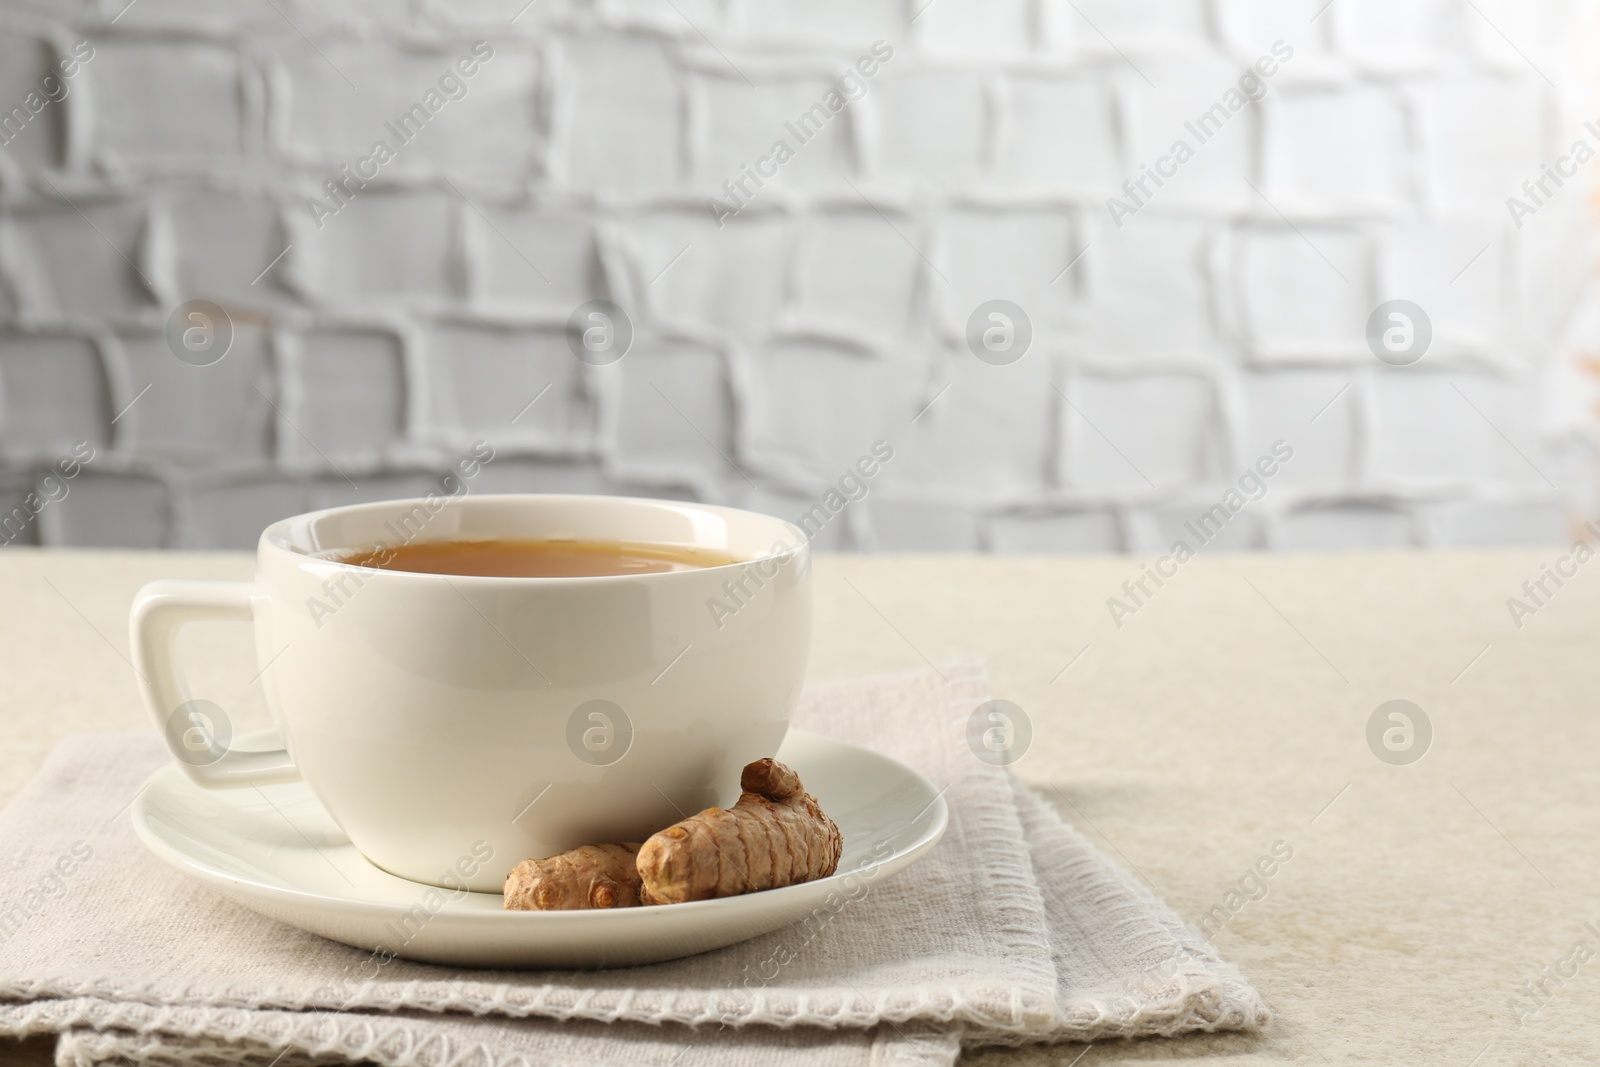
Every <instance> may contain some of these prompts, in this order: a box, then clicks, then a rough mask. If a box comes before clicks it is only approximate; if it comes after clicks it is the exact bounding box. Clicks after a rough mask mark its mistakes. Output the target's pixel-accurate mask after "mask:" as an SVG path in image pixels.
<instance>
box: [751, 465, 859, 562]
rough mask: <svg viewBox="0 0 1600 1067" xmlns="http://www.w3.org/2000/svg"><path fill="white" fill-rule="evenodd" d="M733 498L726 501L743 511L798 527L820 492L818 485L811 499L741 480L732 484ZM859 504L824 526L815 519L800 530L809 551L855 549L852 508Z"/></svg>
mask: <svg viewBox="0 0 1600 1067" xmlns="http://www.w3.org/2000/svg"><path fill="white" fill-rule="evenodd" d="M731 487H732V489H733V496H732V499H731V500H730V501H729V503H731V504H732V505H734V506H735V507H740V508H744V509H745V510H747V511H756V512H760V513H761V514H763V515H771V516H773V517H775V518H779V519H782V520H784V521H785V522H792V523H794V524H795V525H796V526H799V525H800V520H801V518H802V517H804V516H806V515H807V514H808V513H809V512H810V511H811V508H812V507H813V506H814V505H816V504H817V503H818V502H819V501H820V500H821V499H822V495H823V492H824V491H825V490H823V489H822V488H821V487H820V486H819V491H818V493H817V494H816V495H815V496H813V495H809V494H806V493H802V492H798V491H792V490H784V489H774V488H771V487H768V486H761V487H759V488H752V487H751V486H749V485H747V484H745V483H744V482H743V481H742V480H741V481H739V482H738V483H737V484H733V485H732V486H731ZM859 506H861V505H859V504H854V503H852V504H847V505H846V506H845V507H844V509H843V510H841V511H840V512H838V513H837V514H835V515H833V516H832V517H831V518H830V519H829V520H828V521H827V522H826V523H824V524H822V525H820V526H819V525H818V524H817V522H816V521H815V520H813V521H811V522H810V523H809V525H808V526H806V527H802V529H803V530H804V531H805V532H806V534H807V536H808V537H809V539H810V542H811V550H812V551H813V552H847V551H849V550H851V549H852V548H855V547H856V544H857V539H856V535H855V524H856V522H857V516H856V514H855V509H856V508H857V507H859Z"/></svg>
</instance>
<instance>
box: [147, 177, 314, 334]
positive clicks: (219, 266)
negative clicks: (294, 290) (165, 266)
mask: <svg viewBox="0 0 1600 1067" xmlns="http://www.w3.org/2000/svg"><path fill="white" fill-rule="evenodd" d="M169 217H170V218H171V220H172V229H173V238H174V240H173V250H174V253H175V261H174V264H173V271H174V274H175V276H176V279H177V283H178V292H179V295H180V296H181V297H182V298H183V299H185V300H193V299H195V298H197V297H204V298H207V299H210V300H213V301H217V302H220V303H222V304H226V305H230V306H231V305H235V304H239V305H245V306H252V305H253V306H261V305H263V304H267V305H270V304H281V303H283V302H284V301H285V300H286V298H287V294H286V293H285V292H284V291H283V289H282V288H281V287H280V286H279V285H278V279H279V277H280V276H281V274H282V271H283V263H284V260H281V259H280V260H278V262H277V263H276V264H274V265H273V266H272V269H271V270H267V267H268V264H272V263H273V260H274V259H277V257H278V255H279V254H280V253H282V252H283V250H284V248H285V247H286V246H287V245H288V244H289V235H288V233H287V231H286V230H285V228H284V226H283V225H282V223H281V221H280V220H279V218H278V209H277V207H276V205H274V204H273V202H272V201H271V200H269V199H268V198H267V197H265V196H262V195H259V194H255V193H241V192H234V191H231V190H228V191H224V190H213V189H184V190H182V191H181V192H178V193H176V194H175V195H174V196H173V197H172V200H171V202H170V208H169ZM263 271H266V273H265V274H264V275H263V274H262V272H263ZM258 279H259V280H258Z"/></svg>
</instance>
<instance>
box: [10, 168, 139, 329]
mask: <svg viewBox="0 0 1600 1067" xmlns="http://www.w3.org/2000/svg"><path fill="white" fill-rule="evenodd" d="M73 199H74V202H75V203H76V204H77V210H74V208H73V207H72V205H70V204H60V205H57V204H48V205H45V206H41V207H38V208H35V209H32V210H30V211H29V212H28V213H27V214H18V215H17V216H15V219H16V229H17V238H18V246H19V251H20V253H21V255H22V256H23V257H24V259H23V271H24V272H25V273H27V274H29V275H34V274H37V275H38V276H39V279H40V280H39V283H37V288H38V290H40V291H41V293H42V299H43V300H44V301H45V303H46V305H47V306H46V307H45V308H44V309H43V310H44V311H45V312H46V313H54V314H61V315H89V316H95V317H99V316H103V315H120V314H128V313H130V312H135V311H138V310H141V309H144V308H148V307H150V306H152V300H151V297H150V291H149V289H148V288H147V287H146V286H145V284H144V282H143V280H142V279H141V275H140V268H138V267H137V266H136V264H138V262H139V240H140V235H141V234H142V232H143V228H144V207H143V206H142V205H140V204H136V203H129V202H125V201H103V202H99V203H95V202H92V201H88V200H86V199H84V198H81V197H74V198H73ZM79 211H82V214H81V215H80V214H79ZM34 285H35V283H33V282H32V281H30V287H34Z"/></svg>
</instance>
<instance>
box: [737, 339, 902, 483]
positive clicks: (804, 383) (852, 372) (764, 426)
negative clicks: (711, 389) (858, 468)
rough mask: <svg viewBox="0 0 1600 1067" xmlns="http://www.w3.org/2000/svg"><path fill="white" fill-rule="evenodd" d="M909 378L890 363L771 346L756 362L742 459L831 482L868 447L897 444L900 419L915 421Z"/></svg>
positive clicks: (809, 347)
mask: <svg viewBox="0 0 1600 1067" xmlns="http://www.w3.org/2000/svg"><path fill="white" fill-rule="evenodd" d="M911 377H912V375H910V374H908V373H907V367H906V366H905V364H904V363H902V362H899V361H897V360H886V359H873V358H871V357H867V356H861V355H857V354H856V353H854V352H848V351H844V350H840V349H837V348H833V347H830V346H826V345H822V344H814V343H809V342H788V343H775V344H773V345H772V346H770V347H769V348H767V349H766V350H764V351H762V352H760V353H758V355H757V368H756V379H757V380H756V390H755V394H756V395H755V398H754V400H753V403H752V410H751V411H750V413H749V417H748V426H749V428H750V434H751V438H750V442H749V445H750V447H749V452H750V454H751V455H752V456H754V457H771V458H772V459H773V460H774V461H777V462H785V463H794V462H799V463H801V464H804V465H805V466H806V468H807V469H808V470H811V471H813V472H814V473H815V474H817V476H819V477H828V478H832V477H834V476H835V475H834V474H833V472H834V470H835V469H837V470H839V471H843V470H844V468H845V467H846V466H848V465H849V464H852V463H854V462H855V461H856V459H857V457H859V456H860V455H861V454H862V453H863V452H864V451H866V450H867V449H868V448H870V447H871V446H872V442H874V441H876V440H878V439H880V438H883V439H888V440H890V442H891V443H893V440H894V439H895V438H896V437H900V436H903V433H902V430H901V427H902V426H903V425H905V423H904V421H903V420H907V419H909V418H910V415H908V414H906V412H912V413H913V414H914V413H915V412H914V409H913V408H912V407H911V400H912V392H911V390H912V384H911V380H910V379H911Z"/></svg>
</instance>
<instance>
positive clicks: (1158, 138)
mask: <svg viewBox="0 0 1600 1067" xmlns="http://www.w3.org/2000/svg"><path fill="white" fill-rule="evenodd" d="M1139 66H1140V69H1141V70H1144V71H1146V72H1147V77H1149V79H1150V82H1146V81H1145V80H1144V78H1139V77H1134V78H1131V79H1128V80H1127V82H1126V88H1125V90H1124V91H1125V93H1126V95H1127V99H1128V104H1127V115H1128V121H1127V124H1126V125H1127V140H1128V151H1127V158H1126V160H1125V161H1123V163H1122V165H1121V166H1120V167H1119V169H1118V172H1117V174H1116V178H1115V182H1114V183H1113V184H1114V185H1115V186H1116V188H1115V189H1113V190H1112V192H1113V194H1114V195H1115V196H1117V198H1118V199H1119V200H1121V201H1122V202H1123V204H1125V205H1128V206H1131V207H1133V208H1135V209H1137V211H1138V212H1139V214H1140V216H1142V215H1143V213H1144V211H1145V210H1146V208H1147V207H1148V206H1149V205H1156V206H1158V208H1159V210H1162V211H1169V210H1173V209H1187V208H1195V207H1198V208H1204V209H1206V210H1209V211H1217V210H1224V209H1226V210H1241V209H1243V208H1246V207H1248V206H1249V203H1250V198H1251V197H1252V195H1253V194H1252V193H1251V192H1250V187H1249V185H1247V184H1246V183H1245V179H1246V178H1249V179H1251V180H1255V178H1254V174H1255V167H1256V159H1255V157H1256V152H1257V148H1256V142H1257V141H1258V139H1259V137H1260V124H1261V105H1259V104H1247V105H1245V106H1243V107H1242V108H1241V109H1240V110H1239V111H1237V112H1235V111H1232V110H1231V109H1229V108H1228V106H1227V101H1228V100H1230V99H1237V100H1243V99H1245V97H1244V95H1243V94H1242V93H1241V94H1240V95H1239V96H1237V97H1230V96H1229V95H1228V94H1229V90H1234V91H1237V90H1238V89H1239V80H1240V78H1241V77H1242V76H1243V72H1242V69H1241V66H1240V64H1237V63H1232V62H1228V61H1226V60H1224V59H1223V58H1221V57H1219V56H1214V55H1210V54H1196V53H1193V52H1191V51H1178V52H1165V51H1164V52H1161V53H1159V54H1157V55H1153V56H1148V57H1140V59H1139ZM1283 81H1284V74H1283V72H1282V71H1281V70H1279V71H1278V72H1277V73H1275V74H1274V76H1273V77H1272V78H1268V79H1263V80H1262V81H1261V86H1262V88H1261V89H1257V90H1255V94H1256V95H1259V94H1260V93H1261V92H1263V91H1265V93H1266V94H1267V96H1268V97H1270V96H1271V95H1272V94H1273V93H1276V92H1279V91H1280V89H1281V85H1282V82H1283ZM1152 83H1153V84H1152ZM1218 105H1221V107H1222V110H1221V111H1214V110H1212V109H1213V108H1215V107H1216V106H1218ZM1180 142H1181V144H1182V146H1183V147H1181V148H1180V147H1178V146H1179V143H1180ZM1190 153H1192V155H1190ZM1185 156H1187V157H1188V158H1187V159H1185V161H1184V162H1182V163H1181V164H1180V163H1179V162H1178V159H1179V157H1185ZM1114 158H1115V157H1113V159H1114ZM1162 171H1167V172H1168V173H1169V174H1171V176H1170V177H1167V176H1164V175H1163V174H1162V173H1161V172H1162ZM1173 171H1176V173H1172V172H1173ZM1152 172H1153V173H1152ZM1141 179H1143V180H1144V181H1143V184H1142V186H1135V187H1134V188H1133V189H1132V190H1131V192H1130V190H1129V189H1128V188H1127V187H1125V186H1124V185H1123V183H1124V182H1129V183H1133V182H1139V181H1140V180H1141ZM1158 180H1160V181H1162V182H1163V183H1164V184H1161V185H1157V184H1156V183H1157V181H1158ZM1135 194H1137V198H1136V197H1135ZM1107 210H1109V209H1107ZM1124 225H1125V227H1132V226H1133V225H1134V223H1133V222H1132V221H1125V222H1124Z"/></svg>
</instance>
